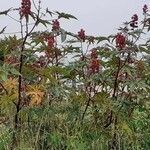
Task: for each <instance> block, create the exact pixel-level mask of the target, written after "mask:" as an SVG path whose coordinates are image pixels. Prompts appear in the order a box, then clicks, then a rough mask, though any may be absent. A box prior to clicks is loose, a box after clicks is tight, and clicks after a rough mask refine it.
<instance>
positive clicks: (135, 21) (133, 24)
mask: <svg viewBox="0 0 150 150" xmlns="http://www.w3.org/2000/svg"><path fill="white" fill-rule="evenodd" d="M131 19H132V20H131V22H130V26H131V27H132V29H134V28H137V27H138V25H137V24H138V22H137V21H138V15H137V14H134V15H133V16H132V17H131Z"/></svg>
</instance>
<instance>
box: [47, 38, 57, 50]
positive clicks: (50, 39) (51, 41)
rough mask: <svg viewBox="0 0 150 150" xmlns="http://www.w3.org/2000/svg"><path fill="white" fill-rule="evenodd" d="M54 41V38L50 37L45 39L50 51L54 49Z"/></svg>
mask: <svg viewBox="0 0 150 150" xmlns="http://www.w3.org/2000/svg"><path fill="white" fill-rule="evenodd" d="M54 43H55V39H54V36H50V37H48V38H47V44H48V48H49V49H52V48H53V47H54Z"/></svg>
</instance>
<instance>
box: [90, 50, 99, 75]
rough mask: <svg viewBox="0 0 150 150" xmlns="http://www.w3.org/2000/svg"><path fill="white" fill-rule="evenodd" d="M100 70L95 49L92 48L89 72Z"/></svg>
mask: <svg viewBox="0 0 150 150" xmlns="http://www.w3.org/2000/svg"><path fill="white" fill-rule="evenodd" d="M99 70H100V61H99V59H98V56H97V50H96V49H92V51H91V62H90V71H91V73H93V74H94V73H98V72H99Z"/></svg>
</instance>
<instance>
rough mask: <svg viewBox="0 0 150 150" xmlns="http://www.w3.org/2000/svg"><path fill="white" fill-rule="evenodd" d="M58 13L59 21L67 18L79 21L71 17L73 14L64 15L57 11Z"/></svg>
mask: <svg viewBox="0 0 150 150" xmlns="http://www.w3.org/2000/svg"><path fill="white" fill-rule="evenodd" d="M56 13H57V14H58V19H60V18H65V19H76V20H78V19H77V18H76V17H75V16H73V15H71V14H67V13H63V12H61V13H60V12H58V11H56Z"/></svg>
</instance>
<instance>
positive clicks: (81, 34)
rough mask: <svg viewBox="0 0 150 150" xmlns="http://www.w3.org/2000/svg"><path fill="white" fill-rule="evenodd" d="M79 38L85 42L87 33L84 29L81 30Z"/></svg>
mask: <svg viewBox="0 0 150 150" xmlns="http://www.w3.org/2000/svg"><path fill="white" fill-rule="evenodd" d="M78 37H79V38H80V39H81V40H82V41H83V42H84V41H85V31H84V30H83V29H81V30H80V31H79V32H78Z"/></svg>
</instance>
